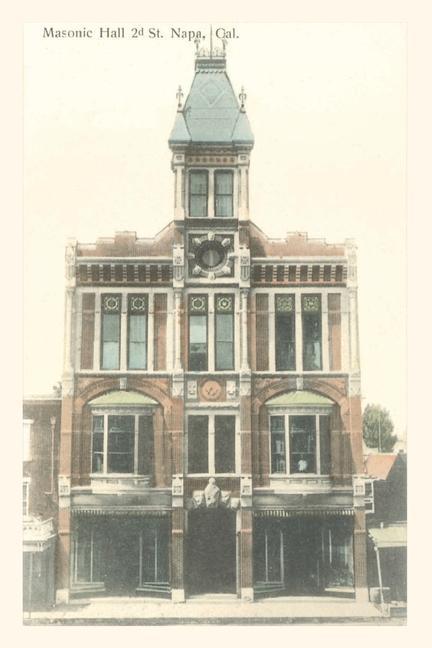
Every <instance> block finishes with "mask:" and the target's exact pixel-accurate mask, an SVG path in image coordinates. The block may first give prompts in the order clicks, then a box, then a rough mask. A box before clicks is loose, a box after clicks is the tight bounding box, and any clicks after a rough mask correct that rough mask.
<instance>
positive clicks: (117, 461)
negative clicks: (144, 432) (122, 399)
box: [108, 416, 135, 473]
mask: <svg viewBox="0 0 432 648" xmlns="http://www.w3.org/2000/svg"><path fill="white" fill-rule="evenodd" d="M134 427H135V417H134V416H108V472H119V473H133V469H134V437H135V434H134Z"/></svg>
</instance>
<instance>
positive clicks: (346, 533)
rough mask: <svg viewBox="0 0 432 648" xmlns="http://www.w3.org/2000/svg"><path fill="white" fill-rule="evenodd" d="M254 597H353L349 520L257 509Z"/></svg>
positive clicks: (330, 516) (351, 522)
mask: <svg viewBox="0 0 432 648" xmlns="http://www.w3.org/2000/svg"><path fill="white" fill-rule="evenodd" d="M254 590H255V595H256V596H260V595H265V594H268V595H272V596H274V595H277V594H279V595H284V596H339V597H341V596H342V597H349V598H351V597H354V559H353V517H352V516H350V515H346V516H344V515H323V514H319V513H317V514H314V515H311V514H307V513H301V512H299V513H293V512H290V511H265V512H264V511H261V512H260V511H258V512H256V513H255V515H254Z"/></svg>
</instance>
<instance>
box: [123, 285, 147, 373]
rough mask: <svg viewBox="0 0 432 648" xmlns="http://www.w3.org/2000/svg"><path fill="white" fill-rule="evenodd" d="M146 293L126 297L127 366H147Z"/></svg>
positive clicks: (135, 367)
mask: <svg viewBox="0 0 432 648" xmlns="http://www.w3.org/2000/svg"><path fill="white" fill-rule="evenodd" d="M147 309H148V305H147V295H129V297H128V368H129V369H146V368H147Z"/></svg>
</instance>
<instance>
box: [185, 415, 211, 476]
mask: <svg viewBox="0 0 432 648" xmlns="http://www.w3.org/2000/svg"><path fill="white" fill-rule="evenodd" d="M188 472H190V473H208V417H207V416H189V418H188Z"/></svg>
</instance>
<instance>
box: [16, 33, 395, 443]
mask: <svg viewBox="0 0 432 648" xmlns="http://www.w3.org/2000/svg"><path fill="white" fill-rule="evenodd" d="M141 25H142V26H143V27H144V29H145V31H146V32H147V30H148V28H150V27H155V28H158V27H159V29H160V31H161V33H163V34H164V38H160V39H150V38H148V36H144V37H142V36H139V37H138V38H132V37H131V33H132V32H131V29H132V28H133V27H134V26H137V27H139V26H141ZM48 26H53V27H54V28H55V29H57V28H58V29H83V28H84V27H86V28H87V29H93V30H95V33H96V34H97V33H98V30H99V27H103V28H106V27H108V26H110V27H112V28H116V27H117V26H123V27H125V38H124V39H113V38H109V39H108V38H103V39H99V38H97V37H95V38H93V39H68V38H59V39H50V38H43V25H40V24H29V25H27V26H26V29H25V54H24V62H25V69H24V139H25V151H24V177H25V184H24V207H25V209H24V211H25V214H24V328H25V330H24V338H25V350H24V362H25V367H24V377H25V379H24V391H25V393H26V394H30V393H45V392H49V391H50V390H51V386H52V385H53V384H55V383H56V382H58V381H59V380H60V379H61V371H62V359H63V312H64V308H63V303H64V247H65V244H66V241H67V239H68V238H76V239H78V240H79V241H81V242H93V241H95V239H96V238H98V237H100V236H108V237H109V236H112V235H113V234H114V232H115V231H121V230H132V231H136V232H137V234H138V236H141V237H152V236H154V235H155V234H156V233H157V232H158V231H159V230H161V229H162V228H163V227H164V226H165V225H166V224H167V223H168V222H169V221H170V220H172V218H173V175H172V172H171V169H170V159H171V154H170V151H169V148H168V144H167V139H168V136H169V133H170V130H171V128H172V125H173V122H174V118H175V112H176V106H177V100H176V91H177V88H178V85H179V84H180V85H182V87H183V91H184V92H185V93H187V91H188V89H189V87H190V84H191V81H192V78H193V71H194V49H195V47H194V43H193V42H192V41H189V40H188V39H187V38H186V39H175V38H170V28H171V25H169V24H167V23H141V24H140V25H135V24H127V23H119V24H118V25H117V24H115V25H114V24H111V25H108V24H107V23H98V24H91V23H86V24H83V23H81V24H79V25H78V24H77V25H74V24H73V23H67V24H60V23H59V24H55V23H50V24H49V25H48ZM172 26H173V27H177V26H179V27H183V28H184V29H186V30H195V31H197V30H198V29H200V30H201V31H202V32H203V33H205V34H206V36H207V40H208V35H209V26H208V25H195V24H192V23H189V24H187V25H177V24H176V25H172ZM217 26H219V25H216V24H215V25H214V29H215V28H216V27H217ZM222 26H224V27H225V28H226V29H228V30H229V31H230V32H231V33H232V29H233V27H234V28H235V30H236V36H237V38H234V39H229V40H228V45H227V69H228V74H229V76H230V79H231V81H232V83H233V86H234V89H235V91H236V92H237V93H239V92H240V88H241V86H242V85H243V86H244V87H245V90H246V93H247V99H246V109H247V113H248V117H249V120H250V122H251V126H252V130H253V132H254V136H255V147H254V150H253V153H252V158H251V169H250V185H251V189H250V215H251V219H252V220H253V221H254V222H255V223H256V224H257V225H258V226H259V227H261V229H263V230H264V231H265V232H266V233H267V234H268V235H269V236H272V237H284V236H285V235H286V233H287V232H295V231H302V232H307V233H308V235H309V236H310V237H317V238H325V239H326V240H327V241H328V242H336V243H338V242H343V241H344V240H345V239H346V238H354V239H355V240H356V242H357V245H358V280H359V325H360V351H361V366H362V395H363V398H364V401H363V404H364V405H365V404H366V403H368V402H372V403H380V404H382V405H383V406H384V407H386V408H387V409H388V410H389V411H390V414H391V417H392V419H393V421H394V423H395V429H396V432H397V433H398V434H399V435H403V434H404V432H405V427H406V332H405V328H406V326H405V318H406V250H405V246H406V232H405V229H406V214H405V201H406V186H405V184H406V182H405V175H406V144H405V141H406V45H405V26H404V25H403V24H399V23H334V24H333V23H316V24H314V23H282V24H271V23H260V24H254V23H238V24H235V25H233V24H230V25H222Z"/></svg>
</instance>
